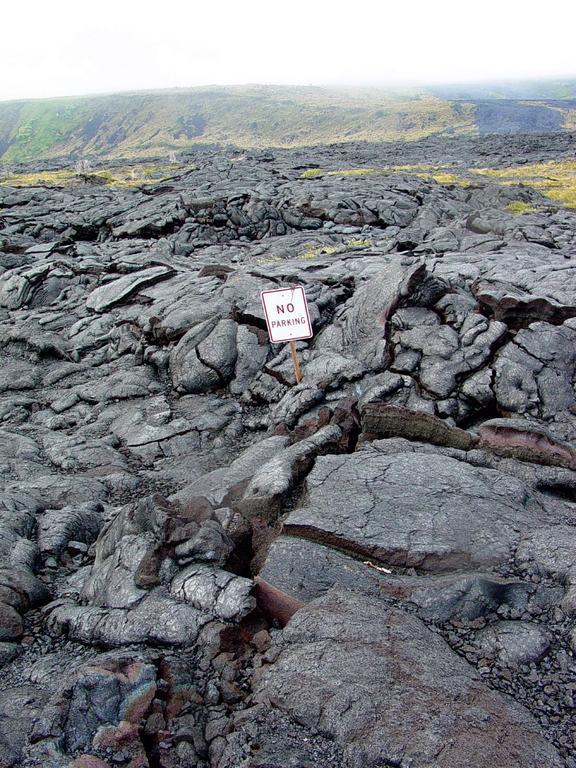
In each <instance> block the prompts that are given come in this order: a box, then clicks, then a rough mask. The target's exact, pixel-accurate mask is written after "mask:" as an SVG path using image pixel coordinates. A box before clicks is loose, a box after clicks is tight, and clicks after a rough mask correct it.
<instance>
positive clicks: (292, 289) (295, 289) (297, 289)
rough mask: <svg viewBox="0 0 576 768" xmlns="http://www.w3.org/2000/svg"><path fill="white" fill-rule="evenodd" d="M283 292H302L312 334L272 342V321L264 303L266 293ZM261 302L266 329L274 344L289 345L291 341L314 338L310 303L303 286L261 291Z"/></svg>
mask: <svg viewBox="0 0 576 768" xmlns="http://www.w3.org/2000/svg"><path fill="white" fill-rule="evenodd" d="M281 291H302V299H303V301H304V309H305V310H306V317H307V318H308V327H309V328H310V333H309V334H308V335H307V336H293V337H292V338H291V339H282V341H273V340H272V331H271V329H270V319H269V318H268V310H267V309H266V302H265V301H264V294H265V293H280V292H281ZM260 301H261V302H262V306H263V307H264V314H265V316H266V327H267V328H268V336H269V337H270V341H271V342H272V344H288V343H289V342H291V341H302V340H303V339H311V338H312V336H314V332H313V330H312V320H311V319H310V312H309V311H308V302H307V301H306V292H305V290H304V288H303V287H302V286H301V285H297V286H296V287H295V288H292V287H290V286H286V288H273V289H272V290H269V291H260Z"/></svg>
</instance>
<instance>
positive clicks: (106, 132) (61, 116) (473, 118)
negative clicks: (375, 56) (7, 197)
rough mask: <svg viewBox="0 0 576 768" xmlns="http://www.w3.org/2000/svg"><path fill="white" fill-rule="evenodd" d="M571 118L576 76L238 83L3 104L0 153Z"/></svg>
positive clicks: (312, 137) (278, 140) (104, 152)
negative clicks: (400, 85)
mask: <svg viewBox="0 0 576 768" xmlns="http://www.w3.org/2000/svg"><path fill="white" fill-rule="evenodd" d="M575 126H576V81H566V82H553V83H552V82H546V83H540V84H538V83H529V84H526V83H524V84H523V83H520V84H516V85H515V84H511V83H506V84H504V85H500V86H494V85H486V86H473V87H468V88H467V87H464V86H451V87H443V88H435V89H426V90H423V89H405V90H402V91H398V90H397V91H393V90H387V91H384V90H378V89H374V88H365V89H354V90H351V89H348V90H344V89H339V90H336V89H328V88H318V87H308V88H306V87H282V86H242V87H241V86H238V87H229V88H216V87H214V88H195V89H183V90H172V91H154V92H142V93H124V94H114V95H105V96H93V97H78V98H62V99H46V100H34V101H21V102H0V161H2V162H3V163H14V162H22V161H28V160H34V159H48V158H60V157H70V158H73V159H74V158H78V157H102V158H104V157H107V158H131V157H146V156H162V155H167V154H169V153H170V152H171V151H178V150H181V149H184V148H187V147H190V146H193V145H195V144H232V145H236V146H239V147H289V146H297V145H307V144H320V143H321V144H326V143H332V142H346V141H357V140H372V141H382V140H402V139H406V140H411V139H417V138H422V137H424V136H428V135H431V134H443V135H454V134H477V133H482V134H483V133H515V132H522V133H530V132H542V131H562V130H570V129H573V128H574V127H575Z"/></svg>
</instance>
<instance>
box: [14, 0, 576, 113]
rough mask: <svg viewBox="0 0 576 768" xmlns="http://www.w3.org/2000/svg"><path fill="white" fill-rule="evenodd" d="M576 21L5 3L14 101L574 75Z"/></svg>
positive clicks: (314, 7) (344, 7)
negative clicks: (211, 88) (243, 86)
mask: <svg viewBox="0 0 576 768" xmlns="http://www.w3.org/2000/svg"><path fill="white" fill-rule="evenodd" d="M575 28H576V4H574V3H568V2H566V0H562V1H560V0H549V2H547V3H544V4H543V3H536V2H530V1H529V0H524V1H523V2H516V1H515V0H513V1H510V0H509V1H508V2H502V0H499V2H496V1H495V0H484V2H483V3H474V4H471V3H464V2H455V1H454V0H435V1H434V2H425V1H423V0H420V1H417V2H404V3H391V2H384V1H383V0H382V1H381V2H361V1H360V2H355V3H350V2H346V3H344V2H334V0H331V1H330V2H327V1H326V0H316V1H315V2H312V1H310V0H308V1H307V2H303V0H291V2H283V3H278V2H276V3H274V2H264V1H263V0H245V1H244V2H218V3H215V2H213V3H205V2H202V3H198V2H193V1H191V0H188V1H187V2H183V1H181V0H163V2H161V3H159V2H151V1H150V0H138V2H136V1H135V0H114V2H112V1H111V0H100V1H99V2H93V3H87V2H83V3H78V2H72V0H51V2H49V3H47V2H44V1H43V2H38V0H33V1H32V2H28V3H20V4H16V3H4V4H3V7H2V33H1V35H2V37H1V44H0V62H1V65H2V70H1V71H2V72H3V77H2V82H1V83H0V99H3V100H6V99H19V98H30V97H48V96H62V95H72V94H88V93H102V92H111V91H125V90H136V89H148V88H171V87H186V86H195V85H209V84H222V85H224V84H240V83H277V84H315V85H321V84H327V85H403V84H426V83H443V82H472V81H490V80H495V79H501V78H506V79H516V78H518V79H525V78H541V77H542V78H547V77H555V76H561V77H564V76H566V77H567V76H575V75H576V56H575V54H574V45H573V33H574V29H575Z"/></svg>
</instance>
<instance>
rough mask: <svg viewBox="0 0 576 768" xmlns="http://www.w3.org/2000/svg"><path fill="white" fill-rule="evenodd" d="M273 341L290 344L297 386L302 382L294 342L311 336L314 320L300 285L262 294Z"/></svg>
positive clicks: (267, 323) (269, 332) (269, 331)
mask: <svg viewBox="0 0 576 768" xmlns="http://www.w3.org/2000/svg"><path fill="white" fill-rule="evenodd" d="M260 297H261V299H262V306H263V307H264V315H265V316H266V325H267V327H268V334H269V336H270V341H272V342H273V343H274V344H279V343H282V342H284V341H288V342H290V352H291V353H292V362H293V363H294V371H295V374H296V383H297V384H299V383H300V381H301V380H302V372H301V371H300V362H299V360H298V355H297V353H296V345H295V344H294V342H295V341H299V340H300V339H310V338H311V337H312V321H311V320H310V313H309V312H308V304H307V302H306V294H305V293H304V288H302V286H301V285H299V286H297V287H296V288H277V289H275V290H273V291H262V292H261V294H260Z"/></svg>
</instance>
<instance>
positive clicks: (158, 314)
mask: <svg viewBox="0 0 576 768" xmlns="http://www.w3.org/2000/svg"><path fill="white" fill-rule="evenodd" d="M568 151H569V139H568V138H562V137H558V136H548V137H543V136H523V137H519V136H512V137H510V138H507V139H506V140H505V141H504V140H502V139H499V138H498V137H495V136H490V137H485V138H478V139H472V138H459V139H456V138H455V139H454V140H450V141H449V142H442V141H440V140H439V139H438V138H428V139H425V140H422V141H421V142H417V143H414V144H406V145H402V146H400V145H398V144H391V145H369V144H354V143H351V144H349V145H346V146H333V147H318V148H314V149H293V150H280V149H278V150H275V151H274V152H273V153H267V152H266V153H263V152H260V151H246V152H243V153H240V152H238V151H236V150H229V151H215V150H212V149H209V150H206V151H203V152H197V153H195V154H194V167H193V168H192V167H191V168H189V169H188V170H187V171H186V172H182V173H181V174H179V175H174V177H173V178H171V179H170V181H169V182H165V183H162V184H159V185H150V186H148V187H146V188H145V189H144V188H138V187H135V188H113V187H110V186H108V185H93V184H83V183H75V184H74V185H72V186H70V187H66V188H55V187H52V188H48V187H42V186H37V187H34V188H22V189H9V188H7V187H6V186H0V356H1V361H2V365H1V366H0V423H1V429H0V482H1V488H0V664H2V670H3V676H2V680H1V681H0V734H1V735H0V766H4V765H5V766H10V767H12V766H14V767H15V768H16V767H18V768H19V767H20V766H22V767H23V768H32V766H37V765H45V766H50V768H111V767H112V766H113V765H120V766H122V765H126V766H131V768H136V766H138V768H160V767H161V768H177V767H178V766H181V765H196V766H198V767H199V768H248V767H249V766H250V767H251V768H257V767H259V768H264V767H265V766H268V767H270V766H278V768H280V766H282V768H285V766H286V765H292V764H293V765H302V766H310V767H311V766H321V768H324V767H325V768H328V767H329V766H342V768H344V766H350V765H357V766H366V765H373V766H375V767H376V766H380V765H384V764H386V765H400V764H402V765H404V764H406V765H408V763H410V765H411V766H413V767H414V768H419V766H421V767H422V768H423V767H424V766H446V768H448V766H465V765H470V764H474V765H475V766H483V765H486V766H488V765H496V764H497V765H506V766H517V767H518V768H521V767H522V766H526V768H528V766H534V765H538V766H544V765H545V766H551V767H552V766H554V768H556V766H557V767H558V768H576V762H575V761H574V749H575V745H574V739H573V733H574V727H575V726H576V720H575V716H574V711H575V710H574V703H573V702H574V681H573V676H574V671H575V666H574V639H573V638H574V615H575V611H576V555H575V548H574V540H575V538H574V537H575V531H576V515H575V507H574V500H575V498H576V496H575V493H576V472H575V465H574V456H575V455H576V453H575V451H576V448H575V444H574V440H575V435H576V403H575V394H574V392H575V390H574V386H575V376H576V358H575V353H574V350H575V349H576V345H575V342H576V316H575V313H574V307H576V284H575V281H574V279H573V278H574V266H573V265H574V254H575V253H576V250H575V249H576V237H575V234H574V233H575V232H576V214H575V213H574V212H573V211H572V210H570V209H567V208H561V207H559V206H558V205H554V206H553V205H551V204H550V201H549V200H547V199H545V198H544V197H543V196H542V195H541V194H540V193H539V192H536V191H535V190H532V189H530V188H529V187H527V186H519V185H513V186H499V185H498V184H495V183H492V182H490V183H484V182H483V181H482V180H481V179H480V180H479V181H477V183H475V184H474V185H472V186H469V187H464V186H459V185H457V184H453V183H449V184H440V183H438V182H435V181H433V180H432V179H431V178H428V179H427V178H421V177H419V176H417V175H415V174H413V173H412V174H411V173H402V172H401V171H399V170H396V171H394V172H392V171H390V170H389V171H386V172H374V171H369V172H367V173H364V172H362V173H358V169H360V170H361V171H366V170H369V169H374V168H376V169H378V168H382V167H383V166H384V165H386V164H388V165H409V164H423V163H426V164H432V163H437V164H438V165H440V164H442V163H443V162H446V163H451V164H452V165H453V167H454V168H460V169H465V168H469V167H484V166H485V165H486V164H487V163H488V161H489V162H490V163H492V164H494V165H496V164H498V163H500V164H502V165H505V164H512V163H519V162H521V161H524V160H525V161H526V162H537V161H546V160H551V159H555V158H564V157H566V156H567V153H568ZM56 165H57V164H56ZM313 168H316V169H318V170H320V173H319V174H317V175H314V174H310V173H308V174H303V170H306V169H307V170H310V169H313ZM327 169H334V170H337V171H338V172H337V173H330V172H328V170H327ZM345 171H352V173H345ZM478 178H480V177H478ZM511 202H521V203H523V204H526V205H533V206H534V207H536V208H537V209H538V210H536V211H535V212H532V213H527V214H515V213H513V212H512V211H511V210H510V209H509V204H510V203H511ZM289 286H302V287H303V288H304V291H305V293H306V296H307V300H308V305H309V310H310V316H311V320H312V325H313V329H314V336H313V338H312V339H309V340H301V341H298V342H297V345H296V346H297V352H298V356H299V360H300V365H301V370H302V380H301V382H300V383H296V378H295V373H294V369H293V365H292V359H291V354H290V349H289V347H288V346H287V345H283V344H272V343H271V342H270V340H269V338H268V334H267V331H266V323H265V317H264V313H263V310H262V306H261V303H260V296H259V294H260V291H262V290H270V289H274V288H277V287H289Z"/></svg>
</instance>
